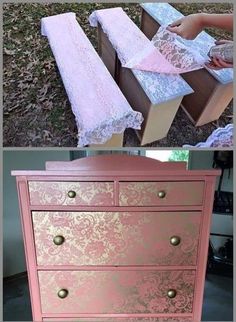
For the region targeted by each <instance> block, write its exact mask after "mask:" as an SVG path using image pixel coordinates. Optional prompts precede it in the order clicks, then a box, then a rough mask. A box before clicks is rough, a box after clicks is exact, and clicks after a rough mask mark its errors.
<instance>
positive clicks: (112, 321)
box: [43, 317, 193, 322]
mask: <svg viewBox="0 0 236 322" xmlns="http://www.w3.org/2000/svg"><path fill="white" fill-rule="evenodd" d="M43 321H45V322H69V321H70V322H116V321H117V322H193V319H192V318H190V317H189V318H188V317H174V318H173V317H165V318H162V317H161V318H153V317H152V318H149V317H143V318H132V317H127V318H119V317H112V318H94V317H93V318H81V317H80V318H45V319H43Z"/></svg>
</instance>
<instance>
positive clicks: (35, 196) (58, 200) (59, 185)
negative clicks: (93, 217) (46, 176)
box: [29, 181, 114, 206]
mask: <svg viewBox="0 0 236 322" xmlns="http://www.w3.org/2000/svg"><path fill="white" fill-rule="evenodd" d="M29 195H30V203H31V205H90V206H98V205H99V206H111V205H113V204H114V184H113V182H83V181H82V182H55V181H53V182H51V181H44V182H43V181H30V182H29Z"/></svg>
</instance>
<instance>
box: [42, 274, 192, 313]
mask: <svg viewBox="0 0 236 322" xmlns="http://www.w3.org/2000/svg"><path fill="white" fill-rule="evenodd" d="M38 276H39V285H40V294H41V303H42V310H43V313H68V314H69V313H75V314H78V315H79V314H81V313H88V312H89V313H91V314H101V313H103V314H106V313H107V314H111V313H113V314H122V313H123V314H135V313H136V314H138V313H145V314H149V313H153V314H155V313H156V314H157V313H168V314H172V313H177V314H178V313H192V309H193V295H194V281H195V272H194V271H190V270H189V271H39V272H38ZM60 289H67V290H68V296H67V297H66V298H65V299H61V298H59V297H58V295H57V293H58V291H59V290H60ZM169 289H175V290H176V291H177V295H176V297H175V298H169V297H168V296H167V292H168V290H169Z"/></svg>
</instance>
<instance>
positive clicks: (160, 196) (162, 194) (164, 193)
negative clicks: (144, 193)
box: [158, 191, 166, 199]
mask: <svg viewBox="0 0 236 322" xmlns="http://www.w3.org/2000/svg"><path fill="white" fill-rule="evenodd" d="M165 196H166V192H165V191H158V197H159V198H161V199H163V198H165Z"/></svg>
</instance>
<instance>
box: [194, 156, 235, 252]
mask: <svg viewBox="0 0 236 322" xmlns="http://www.w3.org/2000/svg"><path fill="white" fill-rule="evenodd" d="M213 156H214V152H213V151H191V152H190V160H189V169H211V168H212V164H213ZM218 183H219V178H218V179H217V181H216V190H217V188H218ZM221 190H222V191H229V192H233V169H230V171H229V170H228V169H227V170H225V171H224V175H223V179H222V186H221ZM211 233H216V234H225V235H233V216H232V215H227V214H226V215H225V214H216V213H213V214H212V222H211ZM227 239H228V238H227V237H219V236H211V241H212V243H213V246H214V247H215V249H216V250H219V248H220V247H222V246H223V245H224V243H225V242H226V241H227Z"/></svg>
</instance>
